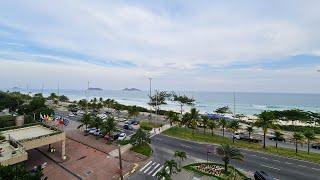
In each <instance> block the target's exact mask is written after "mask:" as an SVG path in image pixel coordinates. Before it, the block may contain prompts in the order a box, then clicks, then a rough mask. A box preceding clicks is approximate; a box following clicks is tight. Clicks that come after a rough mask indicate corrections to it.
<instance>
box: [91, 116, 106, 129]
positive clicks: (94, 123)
mask: <svg viewBox="0 0 320 180" xmlns="http://www.w3.org/2000/svg"><path fill="white" fill-rule="evenodd" d="M102 124H103V120H102V119H101V118H99V117H97V116H95V117H94V118H92V120H91V122H90V127H95V128H97V129H99V128H100V127H101V126H102Z"/></svg>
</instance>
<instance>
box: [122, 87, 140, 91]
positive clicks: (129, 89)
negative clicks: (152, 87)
mask: <svg viewBox="0 0 320 180" xmlns="http://www.w3.org/2000/svg"><path fill="white" fill-rule="evenodd" d="M122 91H141V90H140V89H137V88H124V89H122Z"/></svg>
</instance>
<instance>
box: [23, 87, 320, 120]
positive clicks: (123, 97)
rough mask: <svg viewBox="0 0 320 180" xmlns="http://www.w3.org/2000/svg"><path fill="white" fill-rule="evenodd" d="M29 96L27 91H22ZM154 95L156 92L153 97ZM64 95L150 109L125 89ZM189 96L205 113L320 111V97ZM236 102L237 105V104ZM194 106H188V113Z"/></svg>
mask: <svg viewBox="0 0 320 180" xmlns="http://www.w3.org/2000/svg"><path fill="white" fill-rule="evenodd" d="M29 91H30V92H31V93H41V92H43V94H44V95H45V96H48V95H49V94H50V93H52V92H54V93H56V94H57V90H53V89H52V90H50V89H46V90H43V91H42V90H35V89H34V90H29ZM21 92H22V93H26V91H25V90H21ZM153 93H154V92H152V94H153ZM59 94H60V95H66V96H68V97H69V99H71V100H80V99H92V98H94V97H96V98H100V97H102V98H104V99H107V98H110V99H114V100H116V101H118V102H119V103H122V104H126V105H138V106H143V107H148V101H149V91H122V90H102V91H94V90H93V91H91V90H90V91H87V90H66V89H62V90H60V91H59ZM176 94H181V95H187V96H189V97H192V98H194V99H195V100H196V102H195V107H196V108H197V109H199V110H200V111H201V112H202V113H205V112H209V113H210V112H213V111H214V110H215V109H216V108H218V107H222V106H229V107H230V109H231V110H232V111H233V110H234V104H235V111H236V113H237V114H246V115H253V114H258V113H260V112H262V111H264V110H285V109H295V108H296V109H302V110H305V111H313V112H320V94H289V93H254V92H236V93H232V92H176ZM234 102H235V103H234ZM160 108H161V109H166V110H180V106H178V104H177V103H175V102H171V101H167V104H166V105H162V106H161V107H160ZM190 108H191V107H188V106H186V107H184V110H185V111H188V110H189V109H190Z"/></svg>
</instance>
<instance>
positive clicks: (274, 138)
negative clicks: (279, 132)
mask: <svg viewBox="0 0 320 180" xmlns="http://www.w3.org/2000/svg"><path fill="white" fill-rule="evenodd" d="M269 139H270V140H272V141H276V140H277V137H275V136H272V137H269ZM278 141H280V142H286V139H285V138H284V137H280V138H278Z"/></svg>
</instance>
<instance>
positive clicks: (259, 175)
mask: <svg viewBox="0 0 320 180" xmlns="http://www.w3.org/2000/svg"><path fill="white" fill-rule="evenodd" d="M253 177H254V179H255V180H273V177H271V176H270V175H268V174H267V173H266V172H264V171H256V172H255V173H254V176H253Z"/></svg>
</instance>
